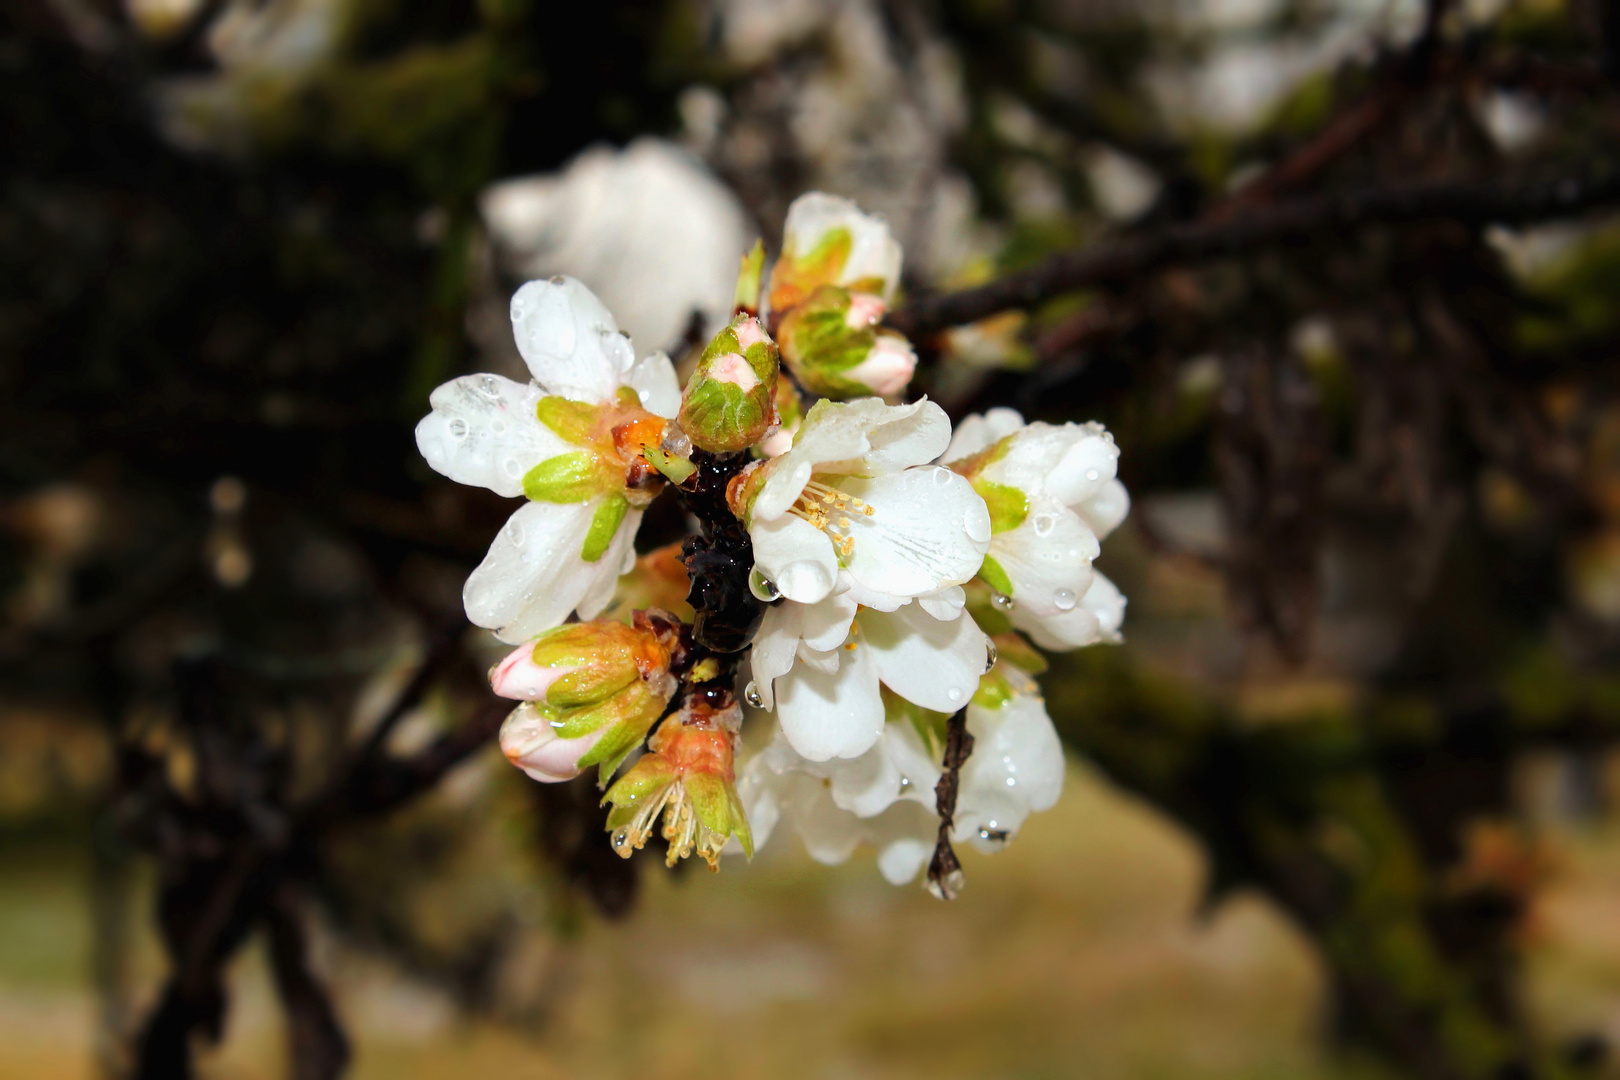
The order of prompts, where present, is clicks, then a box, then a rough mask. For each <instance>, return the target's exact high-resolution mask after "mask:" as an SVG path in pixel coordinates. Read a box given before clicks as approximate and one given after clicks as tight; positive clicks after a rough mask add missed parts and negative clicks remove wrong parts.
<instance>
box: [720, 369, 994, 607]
mask: <svg viewBox="0 0 1620 1080" xmlns="http://www.w3.org/2000/svg"><path fill="white" fill-rule="evenodd" d="M949 440H950V421H949V420H947V419H946V417H945V413H944V411H943V410H942V409H940V407H939V406H938V405H935V404H934V403H933V402H930V401H927V400H926V399H925V400H923V401H918V402H915V403H913V404H910V405H885V404H884V403H883V402H882V401H879V400H878V399H876V398H864V399H861V400H858V401H851V402H832V401H819V402H817V403H816V404H815V406H814V407H813V408H812V409H811V410H810V413H809V415H808V416H806V417H805V420H804V425H803V427H802V428H801V429H800V431H799V433H798V436H797V437H796V439H795V441H794V444H793V447H792V448H791V449H789V450H788V451H787V452H786V453H784V454H782V455H780V456H779V457H776V458H773V459H771V460H770V461H768V462H766V463H764V464H763V465H761V466H759V467H758V468H757V469H756V472H755V473H754V475H753V476H751V477H749V478H748V481H749V482H748V485H747V494H746V495H745V498H744V505H742V506H740V507H738V509H739V510H740V512H741V516H742V517H743V520H744V523H745V524H746V525H747V526H748V531H749V536H750V538H751V539H752V541H753V546H754V560H755V565H756V567H757V569H758V570H759V572H760V573H761V574H762V575H763V576H764V577H765V578H766V579H767V580H769V581H770V582H771V583H772V584H773V585H774V587H775V588H776V589H777V590H778V591H779V592H780V593H781V595H783V596H785V597H787V598H788V599H789V600H793V601H797V602H799V603H806V604H813V603H816V602H817V601H820V600H822V599H824V598H825V597H827V596H828V595H829V594H830V593H831V592H832V589H833V585H834V583H835V582H836V581H837V580H838V573H839V571H840V570H845V571H847V572H848V575H849V581H850V592H851V594H852V598H853V599H854V600H855V602H857V603H860V604H864V605H867V606H872V607H881V608H884V609H886V610H892V609H893V608H894V607H896V606H898V605H899V604H900V603H903V602H905V601H906V600H910V599H913V598H915V597H920V596H925V595H928V594H930V593H935V592H938V591H940V590H941V589H946V588H949V587H951V586H953V585H960V584H962V583H963V582H965V581H967V580H969V579H970V578H972V576H973V574H974V573H975V572H976V571H977V570H978V569H979V566H980V564H981V563H982V562H983V558H984V553H985V551H986V550H987V548H988V545H989V541H990V518H989V514H988V512H987V511H986V509H985V505H984V501H983V500H982V499H981V498H980V497H979V496H978V495H977V494H975V493H974V491H973V487H972V485H971V484H970V483H969V482H968V481H967V480H965V479H964V478H962V477H960V476H957V475H956V474H955V473H952V472H951V471H950V470H948V469H945V468H941V467H939V466H932V465H927V464H925V463H926V462H929V461H931V460H932V459H933V458H935V457H937V456H938V455H939V453H940V452H941V451H943V450H944V449H945V447H946V445H947V444H948V443H949Z"/></svg>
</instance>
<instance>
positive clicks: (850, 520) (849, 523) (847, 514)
mask: <svg viewBox="0 0 1620 1080" xmlns="http://www.w3.org/2000/svg"><path fill="white" fill-rule="evenodd" d="M788 513H790V514H792V515H793V516H795V517H798V518H802V519H803V520H805V521H808V522H809V523H810V524H812V525H814V526H815V527H816V528H818V529H820V530H821V531H822V532H824V533H826V534H827V538H828V539H829V540H831V541H832V543H833V550H835V551H837V552H838V554H839V555H841V556H842V557H844V558H846V559H847V558H849V557H850V555H851V554H853V553H854V551H855V537H854V536H853V535H852V533H851V530H853V529H854V527H855V522H856V521H857V520H859V519H860V518H861V517H872V516H873V515H874V514H876V513H877V511H876V510H874V509H873V508H872V505H871V504H870V503H867V502H863V501H862V500H860V499H857V498H856V497H855V496H853V495H849V494H846V493H845V492H842V491H839V490H838V489H837V488H835V487H829V486H827V485H826V484H823V483H820V482H818V481H815V480H812V481H810V482H809V483H808V484H805V485H804V490H803V491H801V492H800V493H799V497H798V499H797V500H796V501H795V502H794V503H793V505H792V506H791V507H790V508H789V509H788Z"/></svg>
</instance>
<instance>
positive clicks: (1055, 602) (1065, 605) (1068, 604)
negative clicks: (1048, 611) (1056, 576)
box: [1052, 589, 1078, 611]
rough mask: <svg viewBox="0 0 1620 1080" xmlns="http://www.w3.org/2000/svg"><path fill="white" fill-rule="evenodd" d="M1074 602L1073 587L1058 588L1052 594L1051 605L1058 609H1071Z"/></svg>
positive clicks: (1075, 601)
mask: <svg viewBox="0 0 1620 1080" xmlns="http://www.w3.org/2000/svg"><path fill="white" fill-rule="evenodd" d="M1076 603H1078V601H1077V600H1076V598H1075V595H1074V590H1073V589H1059V590H1058V591H1057V592H1055V593H1053V594H1052V606H1053V607H1055V608H1057V609H1058V610H1059V611H1073V610H1074V605H1075V604H1076Z"/></svg>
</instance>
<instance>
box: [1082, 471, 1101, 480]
mask: <svg viewBox="0 0 1620 1080" xmlns="http://www.w3.org/2000/svg"><path fill="white" fill-rule="evenodd" d="M1101 475H1102V473H1100V472H1098V471H1097V470H1096V469H1087V470H1086V479H1087V480H1093V481H1095V480H1096V479H1097V478H1098V477H1100V476H1101Z"/></svg>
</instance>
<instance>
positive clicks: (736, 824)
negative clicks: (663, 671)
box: [602, 694, 754, 870]
mask: <svg viewBox="0 0 1620 1080" xmlns="http://www.w3.org/2000/svg"><path fill="white" fill-rule="evenodd" d="M727 696H728V698H729V695H727ZM741 725H742V708H741V706H739V705H738V704H737V702H736V701H735V699H730V700H728V701H727V702H726V703H725V704H724V705H723V706H722V707H720V708H712V707H711V706H709V705H708V704H707V702H706V701H705V696H704V695H701V694H694V695H693V696H692V697H691V698H689V699H688V701H687V703H686V704H685V705H683V706H682V708H681V710H680V712H678V713H676V714H675V715H674V716H671V717H670V718H669V719H668V720H665V721H664V723H663V726H662V727H660V728H659V729H658V732H657V734H655V735H654V736H653V737H652V738H651V739H650V740H649V741H648V743H647V746H648V749H649V751H650V752H649V753H647V754H644V755H642V757H641V760H639V761H637V762H636V763H635V765H633V766H631V768H630V770H629V771H628V772H626V773H625V774H624V775H623V776H622V777H620V778H619V780H618V782H617V783H615V784H614V785H613V786H612V787H611V788H609V789H608V793H607V795H606V797H604V798H603V800H602V801H603V803H611V804H612V806H613V809H612V810H610V811H608V820H607V827H608V829H609V830H611V832H612V842H613V850H614V851H617V852H618V853H619V854H620V855H622V856H624V857H625V858H629V857H630V854H631V852H633V851H635V850H637V849H639V848H641V847H642V846H643V845H644V844H645V843H646V842H647V839H648V838H649V837H650V836H651V834H652V828H653V824H654V823H655V822H656V821H657V820H658V815H659V814H660V813H662V814H663V816H664V827H663V836H664V839H665V840H667V841H669V853H668V855H667V857H666V860H665V861H666V862H667V863H668V864H669V865H670V866H674V865H675V864H676V863H677V862H678V861H680V860H681V859H684V858H686V857H687V856H688V855H691V854H692V853H693V852H694V851H696V852H697V854H698V855H700V856H702V857H703V859H704V860H705V861H707V862H708V864H709V867H710V868H711V869H715V870H718V869H719V868H720V867H719V861H720V852H721V850H722V849H723V848H724V847H725V846H726V841H727V840H728V839H729V838H730V837H731V836H733V835H735V836H736V837H737V840H738V842H739V843H741V845H742V848H743V852H744V853H745V854H746V855H747V856H748V857H749V858H752V857H753V854H754V838H753V833H752V832H751V831H750V830H749V827H748V816H747V814H746V813H745V812H744V811H743V806H742V800H741V799H740V798H739V797H738V795H737V784H736V779H737V777H736V766H735V756H736V751H737V731H738V729H739V728H740V727H741Z"/></svg>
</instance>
